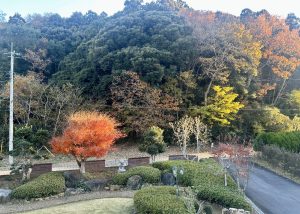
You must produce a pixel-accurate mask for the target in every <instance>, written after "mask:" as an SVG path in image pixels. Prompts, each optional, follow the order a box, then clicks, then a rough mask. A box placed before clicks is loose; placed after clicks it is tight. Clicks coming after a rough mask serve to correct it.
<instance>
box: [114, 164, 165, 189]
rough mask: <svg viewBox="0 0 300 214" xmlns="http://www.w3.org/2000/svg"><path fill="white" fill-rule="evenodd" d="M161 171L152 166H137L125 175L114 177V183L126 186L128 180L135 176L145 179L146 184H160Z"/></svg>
mask: <svg viewBox="0 0 300 214" xmlns="http://www.w3.org/2000/svg"><path fill="white" fill-rule="evenodd" d="M160 174H161V173H160V171H159V169H156V168H153V167H151V166H137V167H133V168H130V169H129V170H127V171H126V172H124V173H120V174H117V175H115V176H114V177H113V182H114V183H115V184H118V185H126V182H127V180H128V178H130V177H131V176H133V175H139V176H141V177H142V178H143V181H144V182H145V183H151V184H155V183H159V181H160Z"/></svg>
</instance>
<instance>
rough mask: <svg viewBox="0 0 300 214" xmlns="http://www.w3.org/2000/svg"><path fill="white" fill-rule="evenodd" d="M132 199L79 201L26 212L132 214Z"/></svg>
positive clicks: (42, 213) (32, 213) (29, 213)
mask: <svg viewBox="0 0 300 214" xmlns="http://www.w3.org/2000/svg"><path fill="white" fill-rule="evenodd" d="M133 209H134V208H133V199H131V198H104V199H95V200H88V201H79V202H76V203H75V202H74V203H69V204H64V205H59V206H55V207H49V208H45V209H40V210H35V211H30V212H26V213H27V214H62V213H64V214H74V213H76V214H85V213H90V214H93V213H99V214H100V213H103V214H120V213H122V214H131V213H133Z"/></svg>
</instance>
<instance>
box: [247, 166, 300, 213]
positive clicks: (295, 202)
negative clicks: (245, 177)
mask: <svg viewBox="0 0 300 214" xmlns="http://www.w3.org/2000/svg"><path fill="white" fill-rule="evenodd" d="M251 171H252V172H251V174H250V179H249V183H248V186H247V189H246V195H247V197H248V198H250V199H251V200H252V201H253V202H254V203H255V204H256V206H257V207H259V208H260V209H261V211H263V212H264V213H265V214H300V185H299V184H296V183H294V182H293V181H291V180H289V179H286V178H284V177H282V176H279V175H277V174H275V173H273V172H271V171H269V170H266V169H264V168H261V167H259V166H254V168H253V169H252V170H251Z"/></svg>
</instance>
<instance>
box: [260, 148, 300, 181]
mask: <svg viewBox="0 0 300 214" xmlns="http://www.w3.org/2000/svg"><path fill="white" fill-rule="evenodd" d="M261 151H262V152H261V158H262V159H263V160H265V161H267V162H269V163H270V164H271V165H272V166H274V167H279V168H282V169H283V170H285V171H287V172H289V173H291V174H293V175H294V176H298V177H300V154H298V153H293V152H289V151H286V150H285V149H280V148H279V147H277V146H274V145H265V146H264V147H263V148H262V150H261Z"/></svg>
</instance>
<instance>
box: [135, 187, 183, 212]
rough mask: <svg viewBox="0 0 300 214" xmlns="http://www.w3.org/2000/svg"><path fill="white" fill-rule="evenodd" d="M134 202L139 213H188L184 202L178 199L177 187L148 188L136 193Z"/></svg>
mask: <svg viewBox="0 0 300 214" xmlns="http://www.w3.org/2000/svg"><path fill="white" fill-rule="evenodd" d="M133 200H134V205H135V208H136V210H137V213H151V214H162V213H163V214H176V213H180V214H187V213H188V211H187V208H186V207H185V203H184V201H183V200H182V199H181V198H177V197H176V189H175V187H169V186H156V187H146V188H143V189H141V190H139V191H138V192H137V193H135V195H134V198H133Z"/></svg>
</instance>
